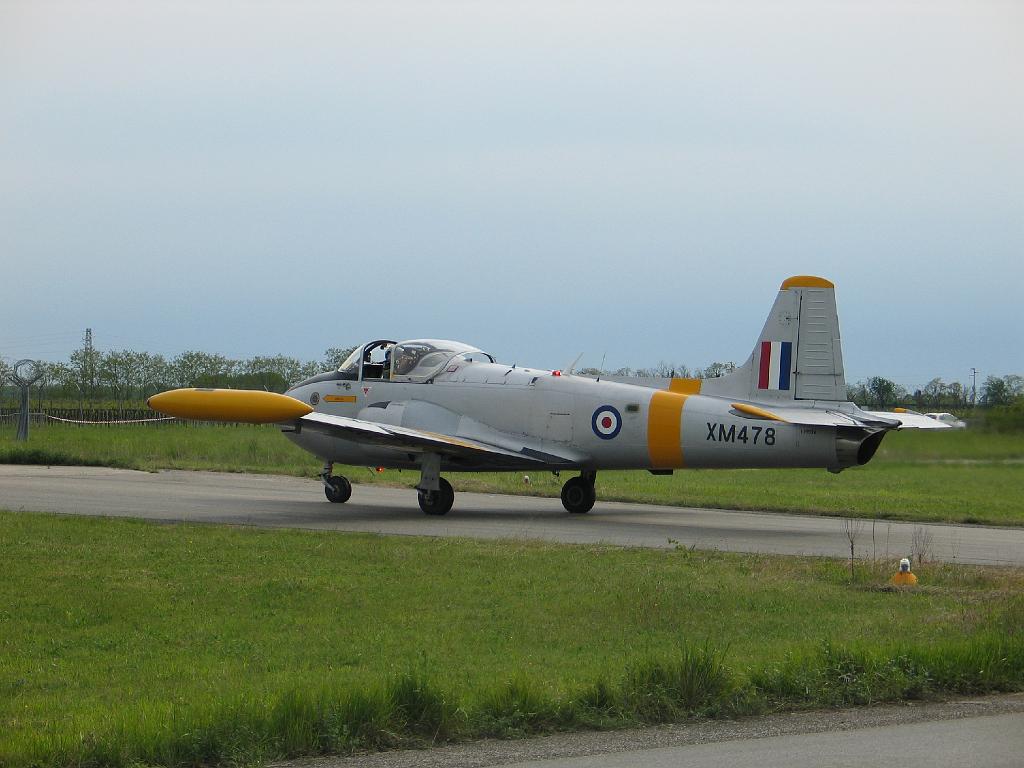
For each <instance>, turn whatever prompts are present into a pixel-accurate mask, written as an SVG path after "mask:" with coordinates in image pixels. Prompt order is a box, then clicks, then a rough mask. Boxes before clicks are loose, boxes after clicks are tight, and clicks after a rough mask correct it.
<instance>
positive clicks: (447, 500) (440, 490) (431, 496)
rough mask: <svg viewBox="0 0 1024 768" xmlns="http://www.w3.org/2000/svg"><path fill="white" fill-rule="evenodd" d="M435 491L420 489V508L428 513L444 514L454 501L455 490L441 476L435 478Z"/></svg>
mask: <svg viewBox="0 0 1024 768" xmlns="http://www.w3.org/2000/svg"><path fill="white" fill-rule="evenodd" d="M437 486H438V487H437V490H436V491H425V490H420V492H419V502H420V509H422V510H423V511H424V512H425V513H426V514H428V515H445V514H447V513H448V510H450V509H451V508H452V504H454V503H455V491H454V490H453V489H452V484H451V483H449V482H448V481H447V480H445V479H444V478H443V477H439V478H438V479H437Z"/></svg>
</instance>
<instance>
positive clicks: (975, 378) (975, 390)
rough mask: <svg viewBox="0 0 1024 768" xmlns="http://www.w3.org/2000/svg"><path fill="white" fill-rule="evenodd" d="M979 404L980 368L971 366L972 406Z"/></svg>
mask: <svg viewBox="0 0 1024 768" xmlns="http://www.w3.org/2000/svg"><path fill="white" fill-rule="evenodd" d="M977 404H978V369H977V368H974V367H972V368H971V407H972V408H973V407H974V406H976V405H977Z"/></svg>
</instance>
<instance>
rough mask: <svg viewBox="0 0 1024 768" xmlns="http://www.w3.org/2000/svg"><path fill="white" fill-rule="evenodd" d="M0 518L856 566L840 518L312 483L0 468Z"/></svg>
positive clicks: (890, 527)
mask: <svg viewBox="0 0 1024 768" xmlns="http://www.w3.org/2000/svg"><path fill="white" fill-rule="evenodd" d="M0 509H12V510H26V511H38V512H58V513H61V514H80V515H110V516H115V517H137V518H146V519H151V520H164V521H183V522H193V523H226V524H233V525H253V526H265V527H273V528H306V529H316V530H336V531H363V532H372V533H381V534H391V535H418V536H461V537H468V538H484V539H501V538H519V539H523V538H526V539H543V540H547V541H556V542H567V543H583V544H590V543H607V544H615V545H621V546H635V547H662V548H665V547H674V546H683V547H695V548H698V549H718V550H723V551H736V552H760V553H776V554H786V555H818V556H826V557H837V558H845V557H849V551H850V544H849V540H848V538H847V535H846V532H845V531H844V527H843V520H842V519H841V518H832V517H815V516H810V515H783V514H774V513H757V512H734V511H727V510H719V509H691V508H686V507H665V506H654V505H646V504H625V503H617V502H604V501H601V500H600V499H599V500H598V503H597V505H596V506H595V507H594V509H593V510H592V511H591V512H590V513H589V514H586V515H572V514H569V513H567V512H565V510H563V509H562V505H561V503H560V502H559V500H558V499H546V498H537V497H527V496H502V495H495V494H482V493H457V494H456V497H455V506H454V508H453V509H452V511H451V512H449V513H448V514H447V515H445V516H444V517H428V516H426V515H424V514H423V513H422V512H420V510H419V507H418V505H417V503H416V494H415V492H414V491H411V490H408V489H397V488H385V487H382V486H377V485H355V486H354V487H353V491H352V498H351V500H350V501H349V502H348V503H346V504H331V503H329V502H328V501H326V499H325V498H324V494H323V487H322V486H321V484H320V483H319V482H318V481H316V480H309V479H302V478H294V477H281V476H275V475H244V474H227V473H217V472H183V471H165V472H136V471H131V470H117V469H106V468H95V467H36V466H10V465H3V466H0ZM860 525H861V528H860V531H859V533H858V534H857V537H856V553H857V556H858V557H875V558H884V559H892V560H893V561H894V562H895V561H897V560H898V559H899V558H900V557H903V556H905V555H907V554H908V553H909V552H910V551H911V543H912V538H913V537H914V534H915V531H916V532H917V534H918V538H919V539H927V540H928V541H929V543H928V546H927V549H928V556H929V557H930V558H931V559H934V560H943V561H950V562H961V563H978V564H987V565H1016V566H1020V565H1024V528H994V527H986V526H971V525H934V524H928V525H921V524H911V523H890V522H883V521H879V522H877V523H875V524H872V522H871V521H863V523H860Z"/></svg>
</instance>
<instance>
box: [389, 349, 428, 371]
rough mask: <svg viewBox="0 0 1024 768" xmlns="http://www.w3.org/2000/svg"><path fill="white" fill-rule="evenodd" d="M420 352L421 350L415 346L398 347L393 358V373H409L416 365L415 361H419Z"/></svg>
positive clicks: (421, 352)
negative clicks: (396, 354)
mask: <svg viewBox="0 0 1024 768" xmlns="http://www.w3.org/2000/svg"><path fill="white" fill-rule="evenodd" d="M422 354H423V350H420V349H417V348H415V347H410V346H402V347H400V348H399V350H398V356H397V357H396V358H395V373H396V374H397V375H399V376H405V375H406V374H408V373H410V372H411V371H412V370H413V368H415V367H416V363H418V362H419V359H420V356H421V355H422Z"/></svg>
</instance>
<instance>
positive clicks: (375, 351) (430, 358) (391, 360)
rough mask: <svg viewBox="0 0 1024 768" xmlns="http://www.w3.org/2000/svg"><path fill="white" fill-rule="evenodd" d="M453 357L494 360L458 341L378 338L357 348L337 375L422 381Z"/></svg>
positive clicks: (439, 370)
mask: <svg viewBox="0 0 1024 768" xmlns="http://www.w3.org/2000/svg"><path fill="white" fill-rule="evenodd" d="M454 358H459V359H460V360H463V361H468V362H488V363H493V362H494V358H493V357H491V356H490V355H489V354H487V353H486V352H483V351H481V350H479V349H477V348H476V347H471V346H469V345H468V344H463V343H462V342H459V341H446V340H443V339H412V340H410V341H402V342H395V341H390V340H388V339H378V340H377V341H371V342H369V343H368V344H364V345H362V346H361V347H356V348H355V349H354V350H353V351H352V354H351V355H349V356H348V358H347V359H346V360H345V362H344V363H342V364H341V366H340V367H339V368H338V373H339V374H340V378H342V379H350V380H353V381H356V380H360V379H377V380H385V381H387V380H391V381H409V382H424V381H428V380H430V379H432V378H434V377H435V376H437V374H438V373H440V372H441V371H442V370H443V369H445V368H446V367H448V364H449V363H451V362H452V361H453V359H454Z"/></svg>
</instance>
